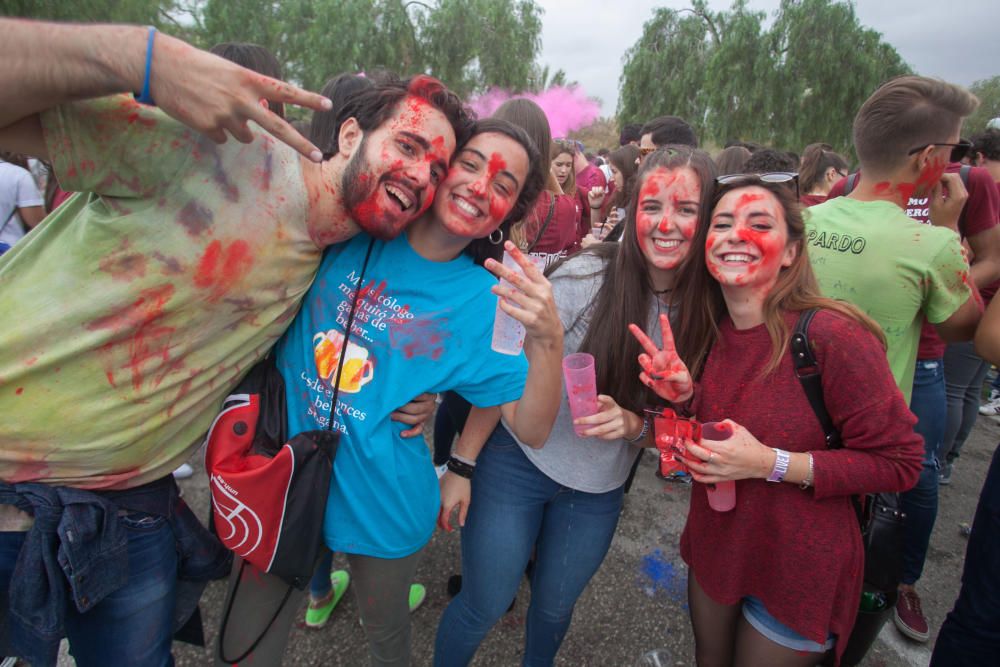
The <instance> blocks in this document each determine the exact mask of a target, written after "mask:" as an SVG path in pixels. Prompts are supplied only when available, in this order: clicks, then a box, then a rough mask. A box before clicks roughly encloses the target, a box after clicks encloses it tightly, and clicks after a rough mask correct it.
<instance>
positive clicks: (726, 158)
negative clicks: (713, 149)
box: [715, 146, 753, 176]
mask: <svg viewBox="0 0 1000 667" xmlns="http://www.w3.org/2000/svg"><path fill="white" fill-rule="evenodd" d="M751 155H753V153H751V152H750V151H749V149H747V148H746V147H745V146H729V147H728V148H723V149H722V150H721V151H719V154H718V155H716V156H715V167H716V168H717V169H718V170H719V173H720V174H722V175H723V176H725V175H726V174H742V173H744V172H745V167H746V163H747V160H749V159H750V156H751Z"/></svg>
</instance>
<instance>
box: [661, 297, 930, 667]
mask: <svg viewBox="0 0 1000 667" xmlns="http://www.w3.org/2000/svg"><path fill="white" fill-rule="evenodd" d="M785 318H786V322H787V324H788V327H789V329H790V330H792V329H794V326H795V323H796V321H797V318H798V314H797V313H788V314H786V316H785ZM809 340H810V343H811V344H812V347H813V349H814V351H815V353H816V358H817V361H818V364H819V367H820V370H821V372H822V378H823V394H824V400H825V403H826V408H827V410H828V411H829V413H830V416H831V418H832V419H833V423H834V426H836V428H837V430H838V431H839V432H840V434H841V435H842V437H843V442H844V447H843V449H839V450H827V449H826V444H825V439H824V436H823V431H822V429H821V428H820V425H819V422H818V421H817V420H816V418H815V416H814V413H813V410H812V408H811V407H810V406H809V401H808V399H806V395H805V392H804V391H803V389H802V385H801V384H800V383H799V380H798V378H797V377H796V376H795V372H794V369H793V366H792V358H791V354H790V353H786V354H785V355H783V358H782V360H781V365H780V366H779V367H778V369H777V370H776V371H774V373H772V374H769V375H767V376H765V377H763V378H762V377H760V374H761V372H762V369H763V368H764V367H765V366H766V365H767V363H768V361H769V360H770V356H771V340H770V338H769V336H768V333H767V329H766V328H765V327H764V325H760V326H757V327H754V328H752V329H748V330H744V331H737V330H736V329H735V328H734V327H733V324H732V321H730V320H729V318H728V317H727V318H726V319H725V320H724V321H723V322H722V324H721V326H720V332H719V339H718V340H717V341H716V343H715V345H714V346H713V347H712V350H711V352H710V354H709V356H708V359H707V361H706V364H705V370H704V372H703V373H702V377H701V380H700V382H699V383H698V388H697V392H696V396H695V402H694V405H693V408H694V412H695V416H696V417H697V419H698V420H699V421H701V422H707V421H720V420H722V419H732V420H733V421H734V422H736V423H738V424H740V425H741V426H743V427H745V428H746V429H747V430H748V431H750V433H752V434H753V436H754V437H755V438H757V440H759V441H760V442H762V443H764V444H765V445H767V446H769V447H778V448H781V449H785V450H788V451H791V452H812V455H813V462H814V480H813V485H814V486H813V488H812V489H807V490H802V489H800V488H799V486H798V485H797V484H789V483H779V484H774V483H770V482H766V481H765V480H762V479H746V480H739V481H737V482H736V507H735V509H733V510H732V511H729V512H716V511H714V510H712V509H711V508H709V506H708V498H707V495H706V492H705V486H704V485H703V484H695V485H694V486H693V488H692V490H691V501H690V506H689V510H688V519H687V524H686V525H685V527H684V533H683V534H682V536H681V547H680V548H681V556H682V557H683V558H684V561H685V562H686V563H687V564H688V565H689V566H690V567H691V574H692V576H695V577H696V578H697V581H698V583H699V584H700V585H701V587H702V589H703V590H704V591H705V593H706V594H708V596H709V597H711V598H712V599H713V600H715V601H716V602H718V603H720V604H727V605H728V604H736V603H737V602H739V601H740V599H741V598H743V597H745V596H748V595H753V596H755V597H757V598H760V599H761V600H762V601H763V602H764V606H765V607H766V608H767V611H768V612H769V613H770V614H771V615H772V616H774V617H775V618H777V619H778V620H779V621H781V622H782V623H784V624H785V625H787V626H789V627H790V628H792V629H793V630H795V631H796V632H798V633H800V634H802V635H803V636H805V637H807V638H808V639H811V640H812V641H815V642H818V643H824V642H826V639H827V635H828V633H830V632H833V633H834V634H836V635H837V637H838V640H837V645H836V652H837V656H838V660H839V657H840V655H841V654H842V653H843V651H844V648H845V645H846V641H845V640H846V639H847V638H848V637H849V635H850V630H851V626H852V625H853V623H854V618H855V616H856V615H857V611H858V604H859V601H860V597H861V581H862V577H863V574H864V552H863V549H862V545H861V531H860V529H859V527H858V520H857V518H856V516H855V514H854V508H853V507H852V505H851V496H852V495H856V494H861V493H868V492H876V491H904V490H906V489H909V488H911V487H912V486H913V485H914V484H915V483H916V481H917V478H918V476H919V475H920V467H921V460H922V458H923V451H924V448H923V441H922V440H921V438H920V436H918V435H916V434H915V433H914V432H913V425H914V424H915V423H916V418H915V417H914V416H913V414H912V413H911V412H910V411H909V409H908V408H907V406H906V402H905V400H904V399H903V395H902V394H901V393H900V391H899V389H898V388H897V386H896V382H895V380H894V379H893V377H892V373H891V372H890V370H889V362H888V361H887V359H886V356H885V349H884V348H883V347H882V345H881V344H880V343H879V341H878V340H877V339H876V338H875V336H873V335H872V334H871V333H870V332H869V331H868V330H866V329H865V328H864V327H862V326H861V325H860V324H859V323H857V322H855V321H853V320H849V319H847V318H846V317H844V316H842V315H839V314H836V313H833V312H831V311H820V312H819V313H817V315H816V317H815V318H814V319H813V321H812V324H811V325H810V327H809ZM858 387H864V391H858Z"/></svg>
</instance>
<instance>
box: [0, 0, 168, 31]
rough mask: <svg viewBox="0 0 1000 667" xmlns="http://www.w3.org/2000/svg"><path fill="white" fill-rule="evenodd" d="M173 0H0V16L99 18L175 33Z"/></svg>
mask: <svg viewBox="0 0 1000 667" xmlns="http://www.w3.org/2000/svg"><path fill="white" fill-rule="evenodd" d="M177 10H178V7H177V2H176V1H175V0H88V1H87V2H66V0H0V16H20V17H24V18H33V19H47V20H52V21H101V22H109V21H113V22H115V23H138V24H143V25H154V26H156V27H157V28H163V29H167V30H170V31H171V32H172V33H174V34H177V33H178V32H183V25H181V23H180V22H179V21H178V18H177Z"/></svg>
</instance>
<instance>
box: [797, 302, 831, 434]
mask: <svg viewBox="0 0 1000 667" xmlns="http://www.w3.org/2000/svg"><path fill="white" fill-rule="evenodd" d="M816 312H817V309H816V308H813V309H811V310H807V311H805V312H803V313H802V314H801V315H800V316H799V321H798V323H797V324H796V325H795V332H794V333H792V340H791V343H790V345H789V347H790V348H791V352H792V363H793V364H794V365H795V376H796V377H798V378H799V382H801V383H802V389H803V391H805V393H806V398H807V399H809V405H810V406H811V407H812V409H813V412H814V413H816V419H818V420H819V424H820V426H821V427H822V428H823V434H824V436H825V437H826V446H827V448H829V449H838V448H840V447H841V446H842V444H843V443H842V442H841V440H840V432H839V431H837V429H836V427H834V425H833V420H832V419H831V418H830V413H829V412H827V410H826V403H825V402H824V401H823V378H822V375H821V373H820V368H819V363H818V362H817V361H816V355H814V354H813V351H812V348H811V347H810V346H809V323H810V322H812V319H813V317H815V315H816Z"/></svg>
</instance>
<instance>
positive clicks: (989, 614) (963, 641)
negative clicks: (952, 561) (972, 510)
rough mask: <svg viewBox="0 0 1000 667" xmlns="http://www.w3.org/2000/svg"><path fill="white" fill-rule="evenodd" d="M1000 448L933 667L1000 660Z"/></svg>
mask: <svg viewBox="0 0 1000 667" xmlns="http://www.w3.org/2000/svg"><path fill="white" fill-rule="evenodd" d="M997 563H1000V447H998V448H997V449H996V450H995V451H994V452H993V463H991V464H990V470H989V472H988V473H986V482H985V483H984V484H983V491H982V493H981V494H980V495H979V505H978V506H977V507H976V518H975V520H974V521H973V523H972V533H971V534H970V535H969V546H968V547H967V548H966V550H965V567H964V569H963V570H962V589H961V591H959V594H958V600H956V601H955V608H954V609H953V610H952V611H951V612H949V613H948V617H947V618H946V619H945V621H944V625H942V626H941V633H940V634H939V635H938V639H937V643H936V644H935V645H934V655H933V656H931V667H969V666H972V665H977V666H978V665H995V664H996V661H997V655H998V654H1000V570H998V569H997Z"/></svg>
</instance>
